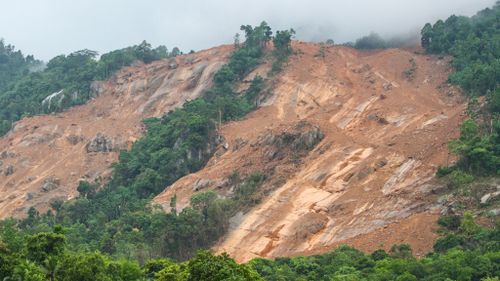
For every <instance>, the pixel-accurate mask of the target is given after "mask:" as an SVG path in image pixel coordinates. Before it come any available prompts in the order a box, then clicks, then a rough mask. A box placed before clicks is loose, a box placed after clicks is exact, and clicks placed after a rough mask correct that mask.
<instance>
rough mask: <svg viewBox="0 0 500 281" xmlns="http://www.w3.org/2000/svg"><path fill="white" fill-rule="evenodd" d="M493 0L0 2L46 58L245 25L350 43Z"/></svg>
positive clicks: (19, 40) (2, 31)
mask: <svg viewBox="0 0 500 281" xmlns="http://www.w3.org/2000/svg"><path fill="white" fill-rule="evenodd" d="M494 3H495V0H330V1H328V0H176V1H172V0H163V1H162V0H0V38H4V39H5V40H6V41H7V42H8V43H11V44H13V45H15V46H16V47H17V48H19V49H21V50H22V51H23V52H24V53H25V54H34V55H35V57H37V58H39V59H43V60H48V59H50V58H52V57H54V56H55V55H59V54H67V53H70V52H72V51H76V50H80V49H85V48H87V49H91V50H96V51H98V52H99V53H104V52H107V51H110V50H114V49H118V48H122V47H126V46H130V45H134V44H138V43H140V42H141V41H142V40H144V39H145V40H147V41H148V42H150V43H152V44H153V45H155V46H156V45H159V44H162V45H166V46H167V47H168V48H169V49H172V47H174V46H178V47H179V48H181V50H183V51H189V50H191V49H194V50H200V49H204V48H209V47H212V46H215V45H220V44H224V43H232V38H233V36H234V34H235V33H236V32H238V31H239V26H240V25H241V24H252V25H255V24H258V23H260V22H261V21H262V20H266V21H267V22H268V23H269V24H270V26H271V27H272V28H273V29H274V30H276V29H286V28H289V27H293V28H294V29H295V30H296V31H297V38H298V39H301V40H307V41H311V40H325V39H327V38H332V39H334V40H335V42H346V41H352V40H354V39H356V38H358V37H360V36H362V35H365V34H367V33H369V32H370V31H376V32H378V33H380V34H381V35H383V36H391V35H394V34H404V33H408V32H409V31H411V30H413V31H415V30H417V28H420V27H421V26H422V25H423V24H425V23H426V22H429V21H435V20H437V19H439V18H446V17H448V16H449V15H451V14H457V15H458V14H460V15H472V14H474V13H475V12H476V11H478V10H480V9H483V8H486V7H488V6H492V5H493V4H494Z"/></svg>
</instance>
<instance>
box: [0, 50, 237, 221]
mask: <svg viewBox="0 0 500 281" xmlns="http://www.w3.org/2000/svg"><path fill="white" fill-rule="evenodd" d="M230 50H231V47H230V46H224V47H218V48H214V49H210V50H206V51H202V52H199V53H195V54H190V55H185V56H179V57H176V58H175V59H169V60H163V61H157V62H154V63H152V64H148V65H137V66H134V67H127V68H125V69H123V70H121V71H120V72H119V73H118V74H116V75H115V76H114V77H113V78H112V79H110V80H109V81H106V82H99V83H95V84H94V85H93V89H94V94H95V96H96V97H95V98H94V99H93V100H92V101H90V102H89V103H87V104H85V105H83V106H79V107H74V108H72V109H69V110H67V111H65V112H63V113H59V114H53V115H44V116H36V117H32V118H25V119H23V120H21V121H19V122H17V124H16V125H15V127H14V129H13V130H12V131H11V132H9V133H8V134H7V135H6V136H5V137H3V138H1V139H0V170H1V172H0V217H2V218H4V217H7V216H10V215H14V216H22V215H25V214H26V211H27V209H28V208H29V207H31V206H35V207H36V208H37V209H39V210H40V211H44V210H46V209H47V207H48V206H49V204H50V203H52V202H53V201H54V200H67V199H70V198H72V197H74V196H75V195H76V194H77V192H76V186H77V185H78V182H79V180H82V179H83V180H87V181H94V180H106V178H107V177H108V176H109V172H110V166H111V164H112V163H113V162H115V161H116V160H117V157H118V152H119V150H120V149H126V148H128V147H129V146H130V145H131V143H132V142H133V141H134V140H136V139H137V138H138V137H139V136H140V135H141V134H142V132H143V128H142V122H141V121H142V120H143V119H144V118H147V117H152V116H161V115H163V114H164V113H166V112H168V111H170V110H172V109H174V108H176V107H179V106H181V105H182V104H183V103H184V102H185V101H187V100H192V99H194V98H196V97H198V96H199V95H200V94H201V92H202V91H203V90H204V89H206V88H207V87H208V86H209V84H210V83H211V81H212V76H213V74H214V73H215V71H217V70H218V69H219V67H220V66H222V64H223V63H225V61H226V59H227V56H228V55H229V53H230Z"/></svg>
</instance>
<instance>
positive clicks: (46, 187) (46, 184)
mask: <svg viewBox="0 0 500 281" xmlns="http://www.w3.org/2000/svg"><path fill="white" fill-rule="evenodd" d="M59 185H60V180H59V179H58V178H56V177H53V176H51V177H48V178H46V179H44V180H43V184H42V186H41V187H40V189H41V191H42V192H49V191H52V190H54V189H57V188H59Z"/></svg>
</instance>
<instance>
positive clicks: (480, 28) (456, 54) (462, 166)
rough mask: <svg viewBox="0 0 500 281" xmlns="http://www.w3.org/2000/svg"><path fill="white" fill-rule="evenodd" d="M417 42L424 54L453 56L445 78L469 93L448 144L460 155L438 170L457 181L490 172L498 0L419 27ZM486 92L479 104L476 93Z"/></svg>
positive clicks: (498, 105)
mask: <svg viewBox="0 0 500 281" xmlns="http://www.w3.org/2000/svg"><path fill="white" fill-rule="evenodd" d="M421 33H422V46H423V47H424V48H425V49H426V50H427V52H429V53H434V54H449V55H451V56H453V62H452V64H453V67H454V68H455V71H454V73H452V74H451V75H450V77H449V81H450V82H451V83H453V84H456V85H458V86H460V87H461V88H462V89H463V90H464V91H465V93H466V94H467V95H468V96H469V97H470V98H471V102H470V106H469V107H470V109H469V116H470V117H471V118H470V119H469V120H467V121H465V122H464V123H463V125H462V128H461V136H460V138H459V139H457V140H455V141H453V142H452V143H451V144H450V149H451V150H452V152H454V153H455V154H457V155H458V156H459V157H460V159H459V161H458V162H457V163H456V165H455V166H454V167H451V168H443V169H441V170H440V172H439V175H446V174H450V176H451V177H452V178H453V180H454V181H455V182H457V183H458V184H466V183H469V182H472V181H473V180H474V177H484V176H490V175H496V174H498V173H499V168H500V118H499V117H500V89H499V88H498V84H499V82H500V3H497V4H496V5H495V6H494V7H493V8H487V9H485V10H482V11H480V12H479V13H477V15H475V16H473V17H470V18H468V17H463V16H451V17H449V18H448V19H447V20H446V21H442V20H439V21H437V22H436V23H435V24H434V25H431V24H429V23H428V24H426V25H425V27H424V28H423V29H422V32H421ZM480 96H484V97H486V104H485V105H484V106H480V105H479V103H478V97H480Z"/></svg>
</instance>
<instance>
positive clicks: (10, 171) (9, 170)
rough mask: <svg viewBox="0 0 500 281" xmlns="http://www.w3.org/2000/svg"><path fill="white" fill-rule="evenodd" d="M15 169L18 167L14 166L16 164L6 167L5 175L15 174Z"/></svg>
mask: <svg viewBox="0 0 500 281" xmlns="http://www.w3.org/2000/svg"><path fill="white" fill-rule="evenodd" d="M15 171H16V168H15V167H14V165H8V166H7V168H6V169H5V172H4V176H10V175H12V174H14V172H15Z"/></svg>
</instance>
